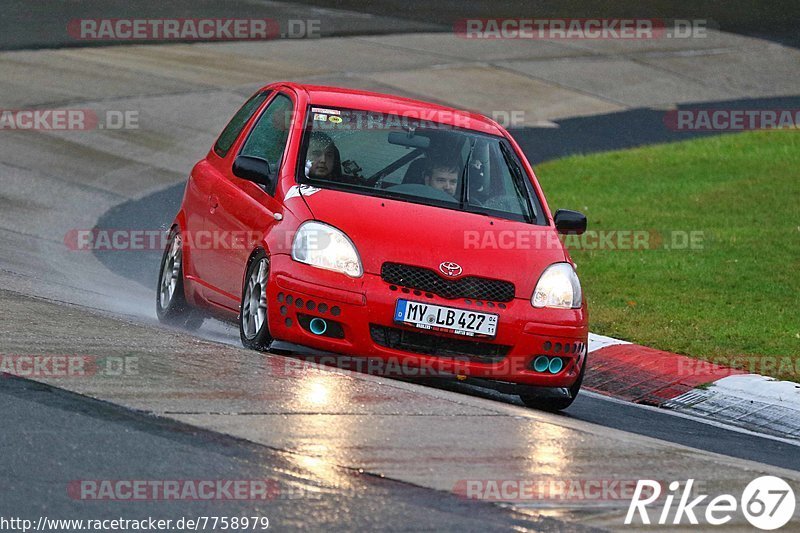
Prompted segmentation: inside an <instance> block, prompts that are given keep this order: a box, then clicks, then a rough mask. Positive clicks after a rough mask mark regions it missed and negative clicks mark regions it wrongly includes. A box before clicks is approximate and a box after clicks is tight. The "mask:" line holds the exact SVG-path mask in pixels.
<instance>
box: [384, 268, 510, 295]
mask: <svg viewBox="0 0 800 533" xmlns="http://www.w3.org/2000/svg"><path fill="white" fill-rule="evenodd" d="M381 278H382V279H383V281H385V282H387V283H392V284H394V285H400V286H401V287H408V288H410V289H419V290H421V291H425V292H432V293H434V294H437V295H439V296H441V297H442V298H447V299H448V300H453V299H455V298H472V299H474V300H489V301H492V302H510V301H511V300H513V299H514V284H513V283H509V282H508V281H499V280H496V279H489V278H480V277H477V276H466V277H464V278H460V279H454V280H450V279H445V278H443V277H441V276H440V275H439V274H437V273H436V272H434V271H433V270H430V269H428V268H423V267H416V266H410V265H402V264H400V263H384V264H383V266H381Z"/></svg>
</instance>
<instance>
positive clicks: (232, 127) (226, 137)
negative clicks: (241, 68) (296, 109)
mask: <svg viewBox="0 0 800 533" xmlns="http://www.w3.org/2000/svg"><path fill="white" fill-rule="evenodd" d="M267 96H269V91H264V92H260V93H256V94H254V95H253V96H251V97H250V99H249V100H248V101H247V102H245V103H244V105H243V106H242V107H241V108H240V109H239V111H237V112H236V114H235V115H233V118H232V119H231V121H230V122H228V125H227V126H225V129H224V130H222V133H221V134H220V136H219V139H217V142H216V144H215V145H214V152H215V153H216V154H217V155H218V156H220V157H225V154H227V153H228V150H230V149H231V146H233V143H234V142H235V141H236V138H237V137H238V136H239V134H240V133H241V132H242V129H243V128H244V126H245V124H247V121H248V120H250V117H252V116H253V113H255V112H256V110H257V109H258V108H259V106H260V105H261V104H262V103H264V100H266V99H267Z"/></svg>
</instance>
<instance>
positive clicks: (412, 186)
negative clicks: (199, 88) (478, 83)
mask: <svg viewBox="0 0 800 533" xmlns="http://www.w3.org/2000/svg"><path fill="white" fill-rule="evenodd" d="M308 116H309V118H308V123H307V125H306V131H305V137H304V140H303V145H302V148H301V163H303V164H301V165H300V171H299V172H300V176H298V180H299V181H300V182H301V183H308V184H311V185H314V186H316V187H321V188H334V189H339V190H345V191H348V192H353V193H356V194H367V195H372V196H379V197H385V198H393V199H399V200H403V201H407V202H413V203H420V204H426V205H433V206H437V207H443V208H447V209H456V210H461V211H467V212H474V213H481V214H486V215H491V216H496V217H499V218H505V219H509V220H516V221H522V222H528V223H537V224H544V223H545V221H544V217H543V216H542V209H541V207H540V205H539V202H538V199H537V198H536V195H535V194H534V192H533V188H532V186H531V184H530V181H529V180H528V179H527V177H526V176H525V175H524V172H523V171H522V169H521V166H520V164H519V162H518V160H517V158H516V156H515V155H514V153H513V150H512V149H511V147H510V146H509V145H508V144H507V142H506V141H505V139H503V138H501V137H495V136H492V135H484V134H481V133H478V132H474V131H471V130H465V129H460V128H455V127H453V126H447V125H443V124H439V123H434V122H428V121H424V120H417V119H410V118H406V117H400V116H397V115H389V114H383V113H375V112H370V111H360V110H352V109H341V108H329V107H326V108H319V107H311V108H310V109H309V114H308Z"/></svg>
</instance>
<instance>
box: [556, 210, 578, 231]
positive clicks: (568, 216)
mask: <svg viewBox="0 0 800 533" xmlns="http://www.w3.org/2000/svg"><path fill="white" fill-rule="evenodd" d="M554 220H555V223H556V231H558V232H559V233H563V234H565V235H581V234H582V233H583V232H584V231H586V215H584V214H583V213H581V212H579V211H570V210H569V209H559V210H558V211H556V215H555V217H554Z"/></svg>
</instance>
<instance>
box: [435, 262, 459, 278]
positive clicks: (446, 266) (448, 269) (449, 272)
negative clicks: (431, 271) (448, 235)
mask: <svg viewBox="0 0 800 533" xmlns="http://www.w3.org/2000/svg"><path fill="white" fill-rule="evenodd" d="M439 272H441V273H442V274H444V275H445V276H447V277H448V278H454V277H456V276H460V275H461V272H463V270H462V269H461V265H459V264H458V263H453V262H452V261H444V262H443V263H442V264H440V265H439Z"/></svg>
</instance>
